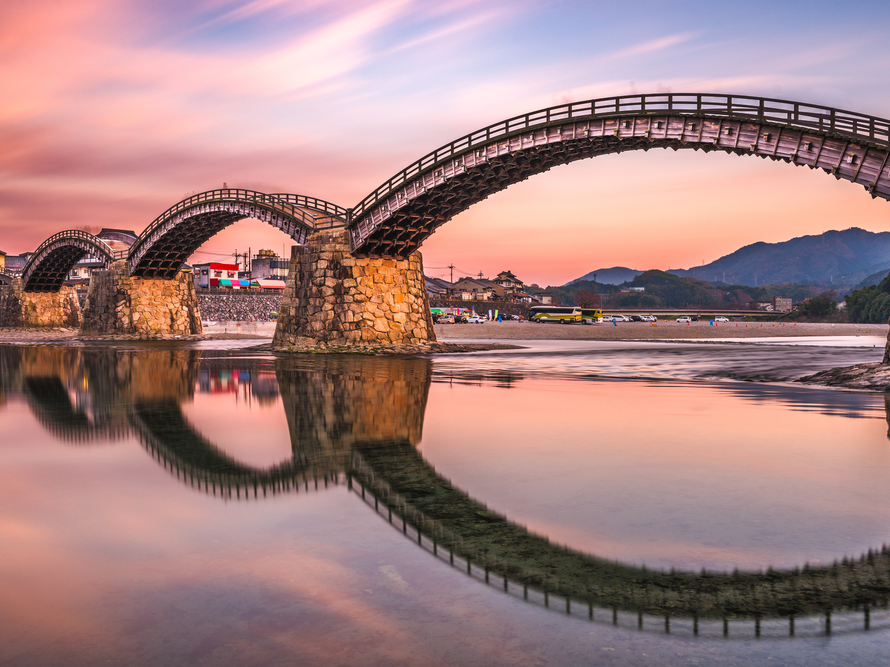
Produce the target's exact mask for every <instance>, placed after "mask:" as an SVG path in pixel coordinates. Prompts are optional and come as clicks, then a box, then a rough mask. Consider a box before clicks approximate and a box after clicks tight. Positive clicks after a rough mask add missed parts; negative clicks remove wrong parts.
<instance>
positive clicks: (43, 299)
mask: <svg viewBox="0 0 890 667" xmlns="http://www.w3.org/2000/svg"><path fill="white" fill-rule="evenodd" d="M80 324H81V310H80V303H79V302H78V300H77V293H76V292H75V291H74V288H73V287H68V286H63V287H62V288H61V289H60V290H59V291H58V292H25V291H23V290H22V281H21V280H20V279H18V278H17V279H15V280H14V281H13V283H12V284H11V285H0V327H21V328H25V329H32V328H60V327H66V328H68V327H70V328H77V327H79V326H80Z"/></svg>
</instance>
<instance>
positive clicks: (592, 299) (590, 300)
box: [574, 289, 603, 308]
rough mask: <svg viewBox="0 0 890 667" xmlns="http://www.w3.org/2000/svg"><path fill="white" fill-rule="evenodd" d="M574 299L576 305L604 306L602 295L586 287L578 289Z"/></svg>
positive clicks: (588, 306)
mask: <svg viewBox="0 0 890 667" xmlns="http://www.w3.org/2000/svg"><path fill="white" fill-rule="evenodd" d="M574 299H575V305H576V306H581V307H582V308H602V306H603V302H602V300H601V299H600V295H599V294H597V293H596V292H591V291H590V290H586V289H579V290H576V291H575V295H574Z"/></svg>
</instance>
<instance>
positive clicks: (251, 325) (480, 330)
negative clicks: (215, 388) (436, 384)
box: [0, 322, 888, 343]
mask: <svg viewBox="0 0 890 667" xmlns="http://www.w3.org/2000/svg"><path fill="white" fill-rule="evenodd" d="M887 331H888V328H887V325H883V324H813V323H798V324H785V325H784V326H783V325H782V324H774V323H765V324H763V325H762V326H761V324H759V323H757V324H748V325H747V326H746V325H745V324H744V323H739V324H736V323H730V324H719V325H715V326H709V324H708V323H707V322H692V323H690V324H676V323H675V322H658V323H657V326H654V327H653V326H652V325H651V324H649V323H647V322H624V323H621V324H618V325H617V326H612V325H611V324H595V325H587V326H585V325H580V324H536V323H532V322H502V323H497V322H486V323H484V324H437V325H436V338H437V339H438V340H440V341H443V342H447V341H449V340H479V341H482V340H486V341H506V340H724V339H746V338H772V337H780V338H788V337H800V336H870V337H874V336H877V337H881V338H884V337H886V336H887ZM274 333H275V322H212V323H209V322H208V323H205V326H204V335H203V336H198V337H195V338H198V339H210V340H214V339H230V338H231V339H234V338H271V337H272V336H273V334H274ZM99 338H106V337H99ZM108 338H110V337H108ZM162 338H165V339H166V338H170V339H189V338H192V337H189V336H176V337H173V336H170V337H166V336H165V337H162ZM67 340H72V341H73V340H83V339H81V338H80V337H79V336H78V333H77V330H76V329H14V328H0V343H4V342H8V343H16V342H31V341H34V342H41V341H67Z"/></svg>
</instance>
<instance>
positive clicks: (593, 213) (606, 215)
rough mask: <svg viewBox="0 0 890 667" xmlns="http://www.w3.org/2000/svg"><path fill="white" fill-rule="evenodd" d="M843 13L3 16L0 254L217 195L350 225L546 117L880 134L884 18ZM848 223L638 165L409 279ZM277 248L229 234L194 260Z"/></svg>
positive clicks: (591, 180)
mask: <svg viewBox="0 0 890 667" xmlns="http://www.w3.org/2000/svg"><path fill="white" fill-rule="evenodd" d="M859 6H860V10H861V12H859V13H856V14H855V15H854V14H852V13H839V12H838V10H837V6H836V3H819V2H810V3H805V4H800V3H794V2H789V3H784V4H783V5H782V6H781V7H776V6H775V5H774V3H757V2H755V3H753V4H749V5H747V8H748V10H749V11H746V12H742V13H739V12H737V11H735V9H732V8H726V9H722V8H720V7H715V6H713V4H712V3H698V2H685V3H680V4H679V5H676V6H672V8H671V9H670V10H668V8H666V7H663V6H662V5H661V4H659V3H652V4H651V5H649V4H646V3H644V5H643V6H641V7H640V11H639V12H635V15H634V16H633V17H630V16H628V15H627V14H626V13H625V12H623V11H619V9H620V8H618V7H617V6H616V7H615V8H604V7H599V6H593V5H590V4H588V3H572V2H555V3H535V2H531V1H528V0H527V1H524V2H510V3H507V2H481V0H480V1H476V0H446V1H444V2H439V3H436V4H435V5H430V4H429V3H422V2H419V0H418V1H412V0H389V1H385V0H384V1H373V0H371V1H369V2H325V3H322V2H313V1H303V2H293V1H289V0H253V1H248V2H238V1H232V0H202V1H200V2H195V3H188V4H187V5H183V4H182V3H174V2H155V3H150V4H149V3H143V2H138V1H136V0H117V1H115V0H84V1H83V2H78V3H61V4H60V3H56V2H50V1H49V0H34V1H33V2H28V3H13V4H7V5H6V6H4V8H3V21H2V22H0V62H2V66H0V85H2V90H4V95H3V97H2V99H0V146H2V149H0V176H2V180H0V249H2V250H4V251H6V252H7V253H19V252H23V251H26V250H33V249H34V248H36V246H37V245H39V244H40V243H41V242H42V241H43V240H44V239H45V238H47V237H48V236H50V235H51V234H53V233H55V232H57V231H61V230H63V229H70V228H78V227H84V226H90V227H93V228H99V227H102V226H110V227H120V228H127V229H133V230H134V231H136V232H140V231H142V229H144V228H145V227H146V226H147V225H148V224H149V223H150V222H151V220H153V219H154V218H155V217H156V216H157V215H159V214H160V213H161V212H163V211H164V210H165V209H166V208H167V207H169V206H171V205H173V204H175V203H176V202H177V201H179V200H180V199H182V198H183V197H184V196H185V195H187V194H190V193H194V192H201V191H204V190H209V189H213V188H217V187H221V186H222V184H223V183H224V182H225V183H227V184H228V185H229V186H235V187H246V188H253V189H258V190H262V191H267V192H274V191H285V192H294V193H300V194H308V195H312V196H317V197H321V198H324V199H327V200H330V201H333V202H336V203H338V204H340V205H343V206H352V205H354V204H355V203H357V202H358V201H359V200H360V199H361V198H362V197H363V196H364V195H365V194H367V193H368V192H370V191H371V190H373V189H374V188H375V187H376V186H377V185H379V184H380V183H381V182H383V181H384V180H386V179H387V178H389V176H391V175H392V174H393V173H395V172H396V171H398V170H400V169H402V168H403V167H404V166H406V165H407V164H408V163H410V162H411V161H413V160H415V159H417V158H418V157H420V156H421V155H423V154H425V153H427V152H428V151H430V150H432V149H434V148H436V147H437V146H439V145H442V144H444V143H447V142H449V141H451V140H452V139H455V138H457V137H458V136H460V135H462V134H465V133H467V132H470V131H472V130H474V129H477V128H479V127H483V126H485V125H488V124H491V123H494V122H496V121H498V120H501V119H502V118H506V117H509V116H513V115H517V114H521V113H524V112H527V111H530V110H533V109H536V108H541V107H545V106H549V105H552V104H556V103H560V102H564V101H576V100H583V99H589V98H592V97H600V96H609V95H616V94H627V93H631V92H655V91H656V90H665V89H669V90H671V91H673V92H732V93H740V94H752V95H763V96H770V97H780V98H785V99H795V100H799V101H804V102H811V103H816V104H826V105H831V106H836V107H840V108H846V109H851V110H855V111H861V112H864V113H869V114H873V115H877V116H882V117H890V93H888V90H890V89H888V87H887V86H886V85H885V83H886V71H887V68H888V65H890V46H888V42H887V40H886V35H885V33H884V31H883V29H882V26H886V25H887V19H888V18H890V9H888V8H887V7H885V6H884V5H882V4H881V3H869V2H863V3H859ZM761 10H762V11H761ZM764 13H766V14H768V15H770V16H771V17H772V20H769V21H764V20H763V15H764ZM863 13H864V14H863ZM862 15H868V16H869V17H870V20H869V22H868V23H865V24H863V23H862V21H861V16H862ZM851 226H859V227H863V228H865V229H868V230H871V231H885V230H887V229H888V228H890V206H888V204H887V202H884V201H882V200H876V201H872V200H871V199H870V198H869V197H868V196H867V195H866V194H865V192H864V190H863V189H862V188H860V187H858V186H853V185H851V184H849V183H846V182H836V181H835V180H834V179H832V178H829V177H826V176H825V175H824V174H822V173H816V172H810V171H808V170H805V169H793V168H791V167H790V166H788V165H784V164H772V163H768V162H766V161H762V160H756V159H753V158H745V159H741V158H738V157H733V156H726V155H703V154H700V153H691V154H683V153H673V152H663V151H650V152H648V153H637V154H624V155H620V156H606V157H602V158H598V159H596V160H590V161H586V162H581V163H576V164H573V165H569V166H567V167H560V168H557V169H554V170H552V171H551V172H549V173H547V174H543V175H540V176H536V177H534V178H532V179H530V180H529V181H527V182H525V183H522V184H519V185H516V186H513V187H511V188H509V189H508V190H506V191H504V192H502V193H499V194H497V195H495V196H493V197H491V198H490V199H489V200H486V201H485V202H483V203H481V204H478V205H477V206H475V207H473V208H471V209H469V210H468V211H466V212H465V213H463V214H461V215H459V216H457V217H456V218H455V219H454V220H453V221H451V222H449V223H448V224H447V225H445V226H444V227H443V228H441V229H440V230H439V231H438V232H437V233H436V234H434V235H433V236H432V237H431V238H430V239H429V240H428V241H427V242H426V243H425V244H424V246H423V247H422V251H423V253H424V260H425V265H426V266H427V267H428V270H427V272H428V274H430V275H440V276H447V275H449V274H448V271H447V270H445V269H444V268H441V267H445V266H447V265H448V264H452V263H453V264H454V265H456V266H457V267H458V269H459V270H458V271H456V273H455V277H457V275H458V274H463V273H474V274H475V273H476V272H478V271H482V272H483V273H484V274H485V275H488V276H491V275H494V274H496V273H497V272H498V271H500V270H503V269H510V270H512V271H514V273H516V274H517V275H519V276H520V277H521V278H522V279H524V280H525V281H527V282H533V283H539V284H541V285H545V284H562V283H564V282H566V281H568V280H571V279H573V278H576V277H578V276H580V275H582V274H584V273H586V272H588V271H590V270H593V269H596V268H600V267H608V266H614V265H625V266H629V267H633V268H641V269H645V268H652V267H657V268H676V267H684V268H685V267H688V266H692V265H697V264H700V263H701V262H702V261H704V262H709V261H712V260H714V259H716V258H717V257H719V256H721V255H724V254H726V253H729V252H732V251H733V250H735V249H737V248H738V247H740V246H742V245H746V244H748V243H753V242H756V241H771V242H776V241H783V240H786V239H788V238H792V237H794V236H799V235H802V234H819V233H821V232H824V231H826V230H829V229H845V228H847V227H851ZM290 243H291V242H290V239H289V238H288V237H286V236H284V235H283V234H280V233H278V232H276V231H275V230H273V229H272V228H270V227H268V226H266V225H264V224H261V223H256V222H242V223H238V224H236V225H235V226H233V227H231V228H230V229H228V230H226V231H225V232H223V233H221V234H219V235H218V236H216V237H214V238H213V239H211V240H210V241H209V242H208V243H207V244H206V245H205V246H204V247H203V248H202V249H201V251H200V252H199V253H198V254H196V255H195V257H194V258H193V259H194V260H195V261H206V260H207V259H211V258H220V259H222V258H225V257H226V256H227V255H230V254H231V253H232V252H234V251H235V250H236V249H237V250H238V251H241V252H243V251H244V250H246V249H247V248H248V247H250V248H251V249H252V250H254V251H256V250H257V249H259V248H261V247H267V248H273V249H276V250H278V251H279V252H280V251H281V248H282V246H285V248H286V247H287V246H289V245H290Z"/></svg>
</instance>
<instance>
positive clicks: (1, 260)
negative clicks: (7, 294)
mask: <svg viewBox="0 0 890 667" xmlns="http://www.w3.org/2000/svg"><path fill="white" fill-rule="evenodd" d="M0 273H6V253H5V252H3V251H2V250H0Z"/></svg>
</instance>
